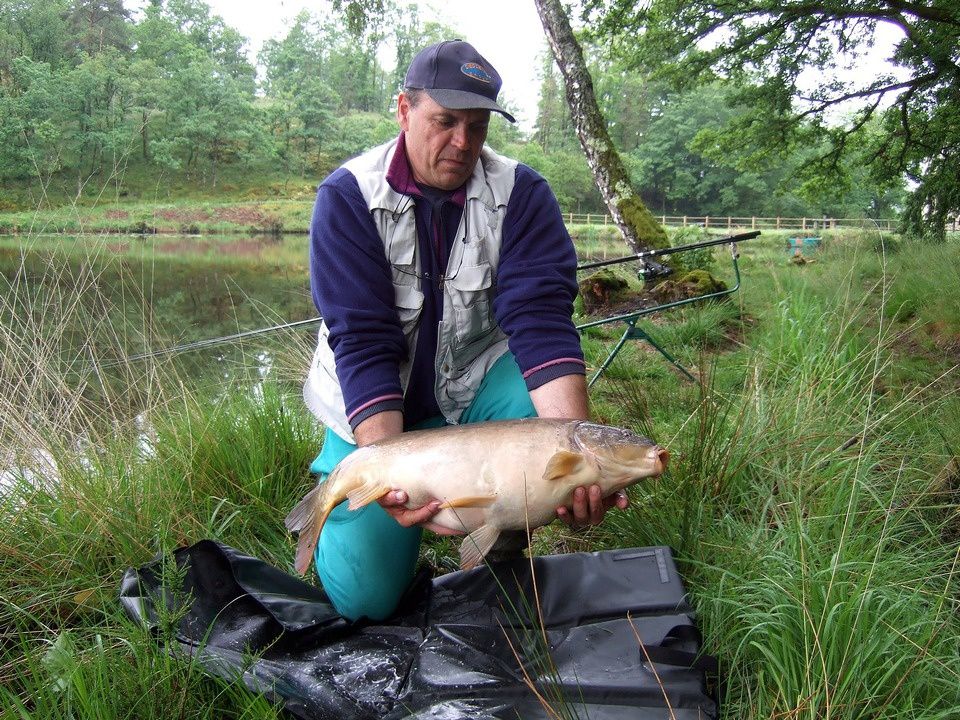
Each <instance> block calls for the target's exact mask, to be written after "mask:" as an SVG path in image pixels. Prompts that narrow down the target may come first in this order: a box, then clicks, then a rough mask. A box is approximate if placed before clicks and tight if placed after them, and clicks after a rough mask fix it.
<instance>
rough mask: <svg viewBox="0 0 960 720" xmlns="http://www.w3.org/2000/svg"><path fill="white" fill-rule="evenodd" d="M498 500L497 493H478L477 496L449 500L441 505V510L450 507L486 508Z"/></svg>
mask: <svg viewBox="0 0 960 720" xmlns="http://www.w3.org/2000/svg"><path fill="white" fill-rule="evenodd" d="M496 501H497V496H496V495H477V496H475V497H462V498H454V499H453V500H447V501H446V502H445V503H443V504H442V505H441V506H440V508H439V509H440V510H446V509H448V508H484V507H490V506H491V505H493V504H494V503H495V502H496Z"/></svg>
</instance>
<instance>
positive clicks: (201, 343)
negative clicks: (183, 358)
mask: <svg viewBox="0 0 960 720" xmlns="http://www.w3.org/2000/svg"><path fill="white" fill-rule="evenodd" d="M321 320H323V318H322V317H315V318H310V319H309V320H297V321H296V322H289V323H283V324H282V325H272V326H270V327H265V328H258V329H256V330H245V331H244V332H239V333H234V334H233V335H224V336H222V337H215V338H208V339H206V340H197V341H196V342H189V343H184V344H183V345H173V346H172V347H167V348H161V349H160V350H153V351H151V352H145V353H139V354H137V355H128V356H127V357H125V358H123V359H122V360H114V361H112V362H108V363H102V364H101V365H100V367H103V368H108V367H114V366H116V365H123V364H125V363H131V362H137V361H140V360H149V359H150V358H156V357H162V356H164V355H175V354H177V353H181V352H187V351H189V350H200V349H203V348H207V347H213V346H214V345H221V344H223V343H228V342H233V341H234V340H243V339H245V338H249V337H256V336H257V335H266V334H267V333H271V332H276V331H278V330H293V329H294V328H299V327H306V326H308V325H316V324H317V323H319V322H320V321H321Z"/></svg>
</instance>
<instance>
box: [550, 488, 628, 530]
mask: <svg viewBox="0 0 960 720" xmlns="http://www.w3.org/2000/svg"><path fill="white" fill-rule="evenodd" d="M629 504H630V500H628V499H627V494H626V493H625V492H623V491H622V490H621V491H619V492H615V493H614V494H613V495H611V496H610V497H607V498H604V497H601V495H600V486H599V485H591V486H590V487H589V488H586V487H578V488H577V489H576V490H574V491H573V506H572V507H569V508H568V507H558V508H557V517H558V518H560V520H561V521H563V522H564V523H565V524H566V525H567V526H568V527H570V528H571V529H574V530H575V529H577V528H582V527H586V526H588V525H599V524H600V523H601V522H602V521H603V516H604V515H605V514H606V512H607V510H609V509H610V508H612V507H618V508H620V509H621V510H626V508H627V506H628V505H629Z"/></svg>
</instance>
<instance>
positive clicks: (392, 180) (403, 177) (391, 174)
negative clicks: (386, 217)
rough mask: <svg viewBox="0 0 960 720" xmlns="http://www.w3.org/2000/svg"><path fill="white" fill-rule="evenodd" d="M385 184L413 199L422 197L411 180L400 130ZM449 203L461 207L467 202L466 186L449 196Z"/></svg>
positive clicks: (414, 182) (404, 141)
mask: <svg viewBox="0 0 960 720" xmlns="http://www.w3.org/2000/svg"><path fill="white" fill-rule="evenodd" d="M387 182H388V183H389V184H390V187H392V188H393V189H394V190H396V191H397V192H398V193H401V194H403V195H413V196H414V197H423V193H422V192H420V188H418V187H417V183H416V181H415V180H414V179H413V170H412V169H411V168H410V161H409V160H408V159H407V141H406V134H405V133H404V132H403V131H402V130H401V131H400V137H398V138H397V145H396V148H395V149H394V152H393V159H392V160H391V161H390V167H389V168H387ZM450 202H453V203H456V204H457V205H459V206H460V207H463V206H464V205H465V204H466V202H467V184H466V183H464V184H463V185H461V186H460V187H458V188H457V189H456V190H454V192H453V194H452V195H451V196H450Z"/></svg>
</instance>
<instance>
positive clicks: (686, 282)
mask: <svg viewBox="0 0 960 720" xmlns="http://www.w3.org/2000/svg"><path fill="white" fill-rule="evenodd" d="M726 289H727V285H726V283H725V282H723V281H722V280H718V279H717V278H715V277H714V276H713V275H711V274H710V273H709V272H707V271H706V270H691V271H690V272H688V273H686V274H685V275H682V276H681V277H679V278H677V279H676V280H664V281H663V282H662V283H660V284H659V285H657V286H656V287H655V288H653V290H651V294H652V295H653V296H654V297H655V298H656V299H657V301H658V302H661V303H668V302H677V301H678V300H686V299H688V298H692V297H697V296H698V295H709V294H711V293H718V292H723V291H724V290H726Z"/></svg>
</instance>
